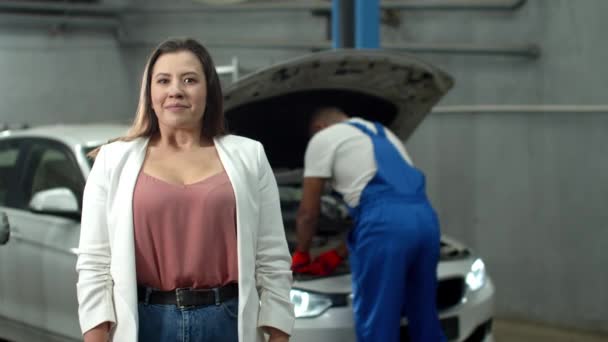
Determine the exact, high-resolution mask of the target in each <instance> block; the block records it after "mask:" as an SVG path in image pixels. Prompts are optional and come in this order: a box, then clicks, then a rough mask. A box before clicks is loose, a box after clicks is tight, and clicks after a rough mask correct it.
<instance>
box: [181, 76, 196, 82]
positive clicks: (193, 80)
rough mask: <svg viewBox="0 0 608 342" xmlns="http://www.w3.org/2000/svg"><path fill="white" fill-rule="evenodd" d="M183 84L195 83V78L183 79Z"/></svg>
mask: <svg viewBox="0 0 608 342" xmlns="http://www.w3.org/2000/svg"><path fill="white" fill-rule="evenodd" d="M184 83H196V78H192V77H188V78H186V79H184Z"/></svg>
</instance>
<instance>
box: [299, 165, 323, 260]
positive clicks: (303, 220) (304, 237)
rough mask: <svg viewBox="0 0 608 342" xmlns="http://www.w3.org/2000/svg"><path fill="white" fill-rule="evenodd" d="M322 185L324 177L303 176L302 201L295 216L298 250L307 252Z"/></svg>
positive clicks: (317, 220) (316, 221) (316, 219)
mask: <svg viewBox="0 0 608 342" xmlns="http://www.w3.org/2000/svg"><path fill="white" fill-rule="evenodd" d="M324 185H325V178H319V177H304V182H303V184H302V201H301V202H300V208H299V209H298V215H297V217H296V233H297V239H298V245H297V249H298V251H300V252H304V253H308V251H309V250H310V245H311V242H312V238H313V236H314V235H315V233H316V231H317V224H318V222H319V214H320V213H321V195H322V193H323V187H324Z"/></svg>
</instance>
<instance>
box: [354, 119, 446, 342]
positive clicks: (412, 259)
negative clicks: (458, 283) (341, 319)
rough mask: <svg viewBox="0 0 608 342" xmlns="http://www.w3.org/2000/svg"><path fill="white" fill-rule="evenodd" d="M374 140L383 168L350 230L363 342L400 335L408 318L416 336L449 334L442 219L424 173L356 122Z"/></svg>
mask: <svg viewBox="0 0 608 342" xmlns="http://www.w3.org/2000/svg"><path fill="white" fill-rule="evenodd" d="M348 124H350V125H353V126H355V127H356V128H358V129H360V130H361V131H363V133H365V134H367V135H368V136H369V137H370V138H371V139H372V143H373V146H374V155H375V159H376V164H377V167H378V171H377V172H376V174H375V176H374V177H373V178H372V179H371V180H370V182H369V183H368V184H367V186H366V187H365V189H363V192H362V193H361V199H360V202H359V205H358V206H357V207H355V208H351V216H352V217H353V219H354V222H355V227H354V228H353V230H352V231H351V232H350V234H349V237H348V248H349V255H350V256H349V261H350V266H351V272H352V278H353V294H354V296H353V307H354V314H355V323H356V333H357V340H358V341H359V342H396V341H399V340H400V321H401V317H403V316H406V317H407V318H408V322H409V324H408V330H409V334H410V338H411V340H412V341H413V342H439V341H446V338H445V336H444V334H443V331H442V329H441V326H440V324H439V317H438V314H437V308H436V291H437V273H436V272H437V262H438V260H439V246H440V245H439V243H440V233H439V222H438V219H437V215H436V214H435V211H434V210H433V208H432V207H431V205H430V203H429V201H428V200H427V197H426V194H425V178H424V175H423V174H422V172H420V171H419V170H417V169H416V168H414V167H413V166H411V165H410V164H409V163H408V162H407V161H405V160H404V159H403V157H402V156H401V154H400V153H399V151H398V150H397V149H396V148H395V146H393V144H392V143H391V142H390V141H389V140H388V138H387V137H386V134H385V131H384V127H383V126H382V125H380V124H379V123H375V125H376V131H377V133H374V132H373V131H371V130H369V129H368V128H367V127H366V126H364V125H362V124H360V123H355V122H348Z"/></svg>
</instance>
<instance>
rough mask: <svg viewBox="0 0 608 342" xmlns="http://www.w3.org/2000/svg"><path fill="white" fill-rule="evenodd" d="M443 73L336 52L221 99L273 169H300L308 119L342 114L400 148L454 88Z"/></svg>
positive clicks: (274, 69) (284, 67) (235, 127)
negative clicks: (385, 131) (387, 132)
mask: <svg viewBox="0 0 608 342" xmlns="http://www.w3.org/2000/svg"><path fill="white" fill-rule="evenodd" d="M452 85H453V81H452V78H451V77H450V76H449V75H447V74H446V73H444V72H443V71H441V70H439V69H437V68H435V67H433V66H431V65H429V64H427V63H425V62H422V61H420V60H418V59H417V58H415V57H412V56H408V55H405V54H401V53H393V52H390V53H389V52H384V51H377V50H350V49H342V50H331V51H325V52H319V53H312V54H309V55H306V56H303V57H299V58H296V59H293V60H289V61H286V62H283V63H279V64H276V65H274V66H271V67H268V68H265V69H262V70H259V71H257V72H255V73H252V74H250V75H248V76H246V77H244V78H242V79H240V80H239V81H237V82H235V83H234V84H232V85H231V86H230V87H228V88H227V89H226V90H225V91H224V99H225V112H226V120H227V123H228V129H229V131H230V132H231V133H234V134H238V135H242V136H246V137H250V138H252V139H256V140H259V141H261V142H262V144H264V147H265V149H266V153H267V155H268V158H269V160H270V164H271V165H272V167H273V168H274V169H275V171H276V170H277V169H284V168H287V169H298V168H301V167H302V163H303V156H304V150H305V148H306V144H307V142H308V139H309V136H308V121H309V118H310V114H311V113H312V112H313V111H314V110H315V109H316V108H317V107H319V106H338V107H340V108H342V109H343V110H345V111H346V112H347V114H349V115H351V116H359V117H362V118H365V119H368V120H374V121H379V122H381V123H383V124H384V125H386V126H388V127H390V128H391V129H392V130H393V131H394V132H395V133H396V134H397V135H399V137H400V138H401V139H403V140H407V138H408V137H409V136H410V135H411V134H412V132H414V130H415V129H416V127H417V126H418V125H419V124H420V122H421V121H422V120H423V119H424V117H425V116H426V114H427V113H428V112H429V111H430V109H431V108H432V107H433V106H434V105H435V104H436V103H437V102H438V101H439V100H440V99H441V97H442V96H443V95H444V94H445V93H446V92H447V91H448V90H449V89H450V88H451V87H452Z"/></svg>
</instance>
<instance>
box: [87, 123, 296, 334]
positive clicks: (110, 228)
mask: <svg viewBox="0 0 608 342" xmlns="http://www.w3.org/2000/svg"><path fill="white" fill-rule="evenodd" d="M147 146H148V139H144V138H139V139H135V140H133V141H130V142H123V141H117V142H113V143H110V144H107V145H104V146H103V147H102V148H101V150H100V152H99V154H98V156H97V159H96V161H95V164H94V166H93V168H92V170H91V173H90V175H89V177H88V179H87V183H86V186H85V190H84V199H83V206H82V227H81V232H80V244H79V248H78V262H77V265H76V270H77V271H78V284H77V292H78V304H79V307H78V314H79V319H80V327H81V329H82V332H83V333H84V332H86V331H88V330H90V329H91V328H93V327H95V326H97V325H99V324H100V323H103V322H106V321H109V322H111V323H112V330H111V336H112V341H117V342H135V341H137V331H138V316H137V281H136V274H135V247H134V238H133V236H134V234H133V203H132V202H133V189H134V187H135V182H136V180H137V177H138V174H139V172H140V169H141V167H142V164H143V161H144V158H145V154H146V148H147ZM215 146H216V148H217V151H218V154H219V156H220V160H221V162H222V164H223V165H224V169H225V170H226V172H227V174H228V177H229V178H230V181H231V183H232V187H233V190H234V194H235V198H236V211H237V213H236V214H237V215H236V221H237V246H238V269H239V310H238V320H239V323H238V336H239V341H241V342H249V341H263V339H264V337H263V332H262V330H261V329H260V327H262V326H272V327H275V328H278V329H280V330H282V331H285V332H286V333H288V334H291V331H292V328H293V324H294V321H295V317H294V311H293V306H292V304H291V302H290V300H289V290H290V289H291V283H292V274H291V270H290V265H291V258H290V255H289V251H288V248H287V242H286V239H285V231H284V228H283V220H282V217H281V209H280V203H279V193H278V188H277V184H276V181H275V178H274V175H273V172H272V169H271V168H270V164H269V163H268V159H267V158H266V154H265V153H264V148H263V147H262V145H261V144H260V143H259V142H257V141H254V140H251V139H247V138H243V137H238V136H234V135H226V136H223V137H220V138H216V139H215Z"/></svg>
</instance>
